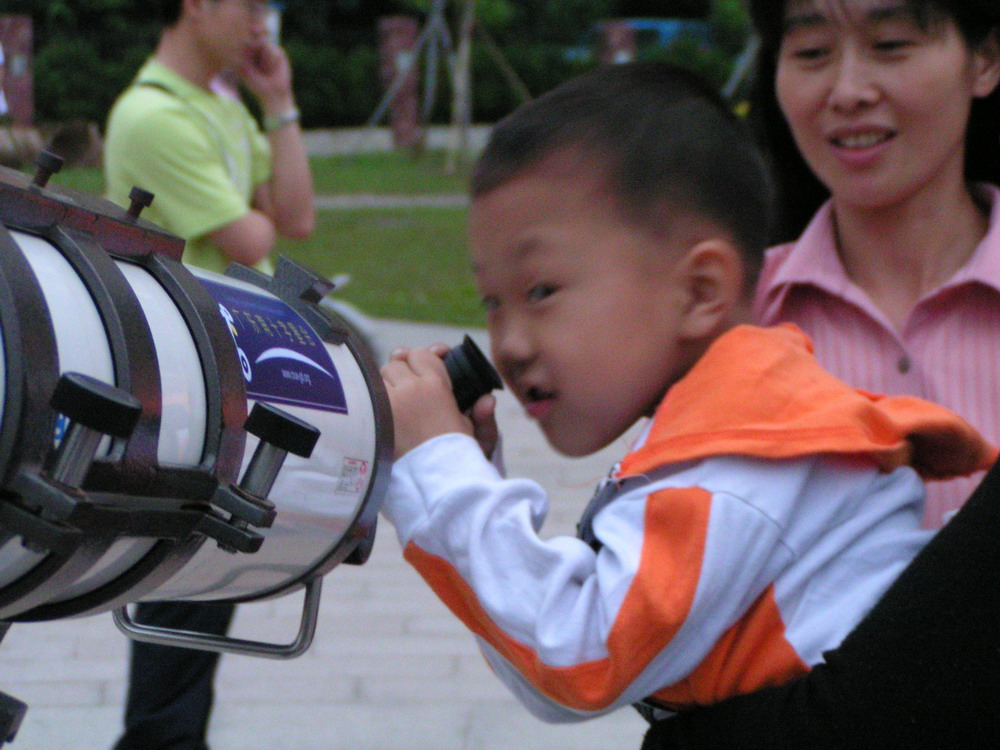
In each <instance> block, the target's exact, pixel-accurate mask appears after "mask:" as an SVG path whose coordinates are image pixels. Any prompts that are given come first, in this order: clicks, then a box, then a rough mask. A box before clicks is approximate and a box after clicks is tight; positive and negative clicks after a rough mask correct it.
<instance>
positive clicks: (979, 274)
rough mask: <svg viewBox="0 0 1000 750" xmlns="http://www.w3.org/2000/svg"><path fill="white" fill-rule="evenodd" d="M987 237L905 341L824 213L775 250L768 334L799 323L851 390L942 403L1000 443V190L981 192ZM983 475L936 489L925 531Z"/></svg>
mask: <svg viewBox="0 0 1000 750" xmlns="http://www.w3.org/2000/svg"><path fill="white" fill-rule="evenodd" d="M983 189H984V191H985V196H986V198H987V199H988V201H989V203H990V205H991V207H992V208H991V212H990V222H989V231H988V232H987V234H986V236H985V237H984V238H983V241H982V242H981V243H980V244H979V246H978V247H977V248H976V250H975V251H974V253H973V255H972V256H971V257H970V258H969V260H968V262H967V263H966V264H965V265H964V266H963V267H962V268H960V269H959V270H958V272H956V274H955V275H954V276H953V277H952V278H951V279H950V280H949V281H948V282H946V283H945V284H943V285H942V286H940V287H939V288H937V289H935V290H934V291H932V292H930V293H929V294H927V295H926V296H925V297H924V298H923V299H921V300H920V301H919V302H918V303H917V305H916V306H915V307H914V308H913V309H912V310H911V311H910V314H909V316H908V318H907V320H906V324H905V326H904V327H903V330H901V331H897V330H896V329H894V328H893V326H892V325H891V324H890V323H889V321H888V320H887V319H886V317H885V316H884V315H883V314H882V312H881V311H880V310H879V309H878V308H876V307H875V305H874V304H873V303H872V301H871V300H870V299H869V298H868V296H867V295H866V294H865V292H864V291H862V290H861V289H860V288H859V287H858V286H857V285H856V284H854V283H853V282H852V281H851V280H850V279H849V278H848V277H847V273H846V272H845V270H844V267H843V265H842V264H841V262H840V257H839V255H838V254H837V250H836V243H835V241H834V233H833V222H832V210H831V205H830V203H827V204H826V205H824V206H823V207H822V208H821V209H820V210H819V212H818V213H817V214H816V216H815V217H814V218H813V220H812V222H811V223H810V224H809V226H808V227H807V228H806V230H805V232H804V233H803V234H802V236H801V237H800V238H799V239H798V241H796V242H793V243H789V244H786V245H779V246H777V247H774V248H771V249H770V250H769V251H768V253H767V257H766V259H765V261H764V269H763V271H762V273H761V279H760V283H759V285H758V287H757V295H756V299H755V302H754V314H755V316H756V318H757V320H758V322H760V323H761V324H765V325H770V324H773V323H777V322H781V321H791V322H793V323H795V324H797V325H798V326H800V327H801V328H802V329H803V330H804V331H805V332H806V333H808V334H809V335H810V336H811V337H812V339H813V342H814V344H815V346H816V355H817V357H818V359H819V361H820V362H821V363H822V364H823V365H824V367H826V368H827V369H828V370H829V371H830V372H832V373H833V374H834V375H836V376H838V377H839V378H841V379H842V380H845V381H847V382H848V383H850V384H851V385H854V386H856V387H859V388H864V389H866V390H869V391H875V392H878V393H886V394H909V395H913V396H920V397H921V398H926V399H928V400H930V401H936V402H937V403H940V404H942V405H944V406H946V407H948V408H949V409H952V410H953V411H955V412H957V413H959V414H960V415H962V416H963V417H965V418H966V419H967V420H968V421H969V422H971V423H972V424H973V425H975V426H976V427H977V428H978V429H979V430H980V431H981V432H982V433H983V435H985V436H986V438H987V439H989V440H990V441H991V442H993V443H994V444H996V443H998V441H1000V200H998V197H1000V190H998V189H997V188H995V187H993V186H983ZM981 478H982V474H976V475H974V476H971V477H967V478H962V479H955V480H951V481H949V482H934V483H931V484H930V485H929V486H928V493H927V508H926V513H925V515H924V525H925V526H927V527H930V528H936V527H939V526H941V525H943V524H944V523H945V522H946V521H947V519H948V517H949V514H951V513H952V512H954V511H955V510H957V509H958V508H959V507H960V506H961V505H962V503H963V502H964V501H965V500H966V499H967V498H968V496H969V494H970V493H971V491H972V489H973V488H974V487H975V486H976V484H977V483H978V481H979V480H980V479H981Z"/></svg>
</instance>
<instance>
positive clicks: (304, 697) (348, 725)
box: [0, 321, 644, 750]
mask: <svg viewBox="0 0 1000 750" xmlns="http://www.w3.org/2000/svg"><path fill="white" fill-rule="evenodd" d="M373 326H374V329H375V332H376V335H377V336H378V337H379V340H380V344H382V345H383V347H384V350H388V348H391V346H394V345H396V344H399V343H407V344H412V345H421V344H428V343H431V342H433V341H443V342H444V343H447V344H455V343H458V342H459V341H460V340H461V336H462V334H463V333H464V331H462V330H460V329H451V328H442V327H433V326H422V325H415V324H400V323H395V322H391V321H374V322H373ZM474 337H475V338H477V339H478V340H479V342H480V343H481V344H483V345H485V343H486V342H485V338H484V334H483V333H482V332H474ZM499 395H500V399H499V406H498V416H499V421H500V424H501V429H502V430H503V431H504V435H505V440H506V457H507V464H508V467H509V471H510V474H512V475H522V476H530V477H533V478H535V479H538V480H539V481H540V482H541V483H542V485H543V486H545V487H546V489H547V490H548V491H549V493H550V495H551V496H552V500H553V511H552V514H551V517H550V519H549V520H548V522H547V523H546V526H545V533H546V534H556V533H572V529H573V524H574V522H575V520H576V517H577V515H578V513H579V511H580V509H581V508H582V504H583V502H585V500H586V498H587V497H588V496H589V493H590V491H591V488H592V486H593V484H594V482H595V481H596V480H597V479H598V478H599V477H600V476H601V475H602V474H603V473H604V472H605V471H606V469H607V467H608V466H609V465H610V462H611V461H612V460H613V457H615V456H617V455H619V454H620V453H621V452H622V449H621V447H620V446H619V447H612V448H609V449H607V450H606V451H604V452H602V453H601V454H598V455H596V456H592V457H589V458H587V459H578V460H569V459H565V458H562V457H559V456H557V455H556V454H554V453H553V452H552V450H551V449H550V448H549V447H548V446H547V445H546V443H545V442H544V440H543V439H542V437H541V435H540V433H539V432H538V431H537V429H536V428H535V427H534V425H532V424H531V423H529V422H528V421H527V420H526V419H525V418H524V417H523V415H522V414H521V412H520V409H519V408H518V407H517V405H516V403H514V401H513V399H512V397H510V396H509V394H506V393H501V394H499ZM299 601H300V595H299V594H291V595H288V596H285V597H282V598H278V599H274V600H270V601H266V602H259V603H252V604H247V605H242V606H241V607H240V608H239V609H238V614H237V622H236V624H235V627H234V631H233V634H234V635H236V636H239V637H247V638H250V637H252V638H257V639H262V640H269V639H270V640H275V641H281V642H284V641H288V640H290V639H291V637H292V636H293V635H294V631H295V628H296V625H297V621H298V610H297V607H298V605H299ZM127 651H128V645H127V641H126V639H125V637H124V636H122V635H121V634H119V633H118V631H117V630H116V629H115V627H114V625H113V623H112V621H111V616H110V615H99V616H94V617H88V618H79V619H71V620H62V621H57V622H51V623H30V624H23V625H14V626H13V627H12V628H11V630H10V632H9V633H8V634H7V636H6V638H5V639H4V641H3V642H2V644H0V690H3V691H5V692H7V693H10V694H12V695H14V696H16V697H18V698H20V699H21V700H24V701H25V702H27V703H28V705H29V710H28V714H27V717H26V718H25V722H24V724H23V725H22V728H21V732H20V733H19V735H18V737H17V738H16V739H15V741H14V742H13V744H12V745H10V747H12V748H15V749H16V750H62V749H63V748H73V749H74V750H106V749H107V748H109V747H110V746H111V743H112V742H113V741H114V738H115V737H116V736H117V732H118V729H119V726H120V722H121V718H120V717H121V705H122V699H123V695H124V690H125V670H126V660H127ZM216 686H217V693H218V697H217V706H216V710H215V712H214V715H213V720H212V725H211V729H210V742H211V745H212V748H213V750H342V749H343V750H347V749H348V748H350V750H515V749H516V750H552V749H553V748H563V749H565V750H591V749H593V750H597V749H598V748H600V749H601V750H609V749H611V748H622V749H623V750H634V749H636V748H638V747H639V744H640V741H641V737H642V732H643V729H644V724H643V722H642V721H641V719H639V717H638V716H637V715H636V714H635V713H634V712H632V711H631V710H623V711H619V712H616V713H614V714H612V715H610V716H607V717H603V718H600V719H596V720H593V721H590V722H586V723H583V724H575V725H547V724H544V723H542V722H540V721H538V720H536V719H534V718H533V717H532V716H531V715H530V714H528V713H527V712H526V711H525V710H524V709H523V708H521V707H520V706H519V705H518V704H517V703H516V702H515V701H514V700H513V699H512V698H511V697H509V696H508V695H507V693H506V691H505V690H504V689H503V688H502V687H501V686H500V684H499V682H498V681H497V680H496V679H495V678H494V677H493V676H492V675H491V674H490V673H489V670H488V668H487V667H486V666H485V664H484V662H483V661H482V660H481V659H480V657H479V655H478V653H477V651H476V649H475V647H474V645H473V642H472V638H471V636H469V635H468V633H466V632H465V631H464V629H463V628H462V626H461V625H460V624H459V623H458V621H457V620H456V619H455V618H453V617H452V616H451V615H450V613H448V612H447V611H446V610H445V608H444V607H443V605H441V604H440V603H439V602H438V601H437V600H436V599H435V598H434V597H433V596H432V595H431V594H430V592H429V590H428V589H427V587H426V586H425V585H424V584H423V582H422V581H421V580H420V579H419V578H418V577H417V575H416V574H415V573H414V572H413V571H412V570H411V569H410V568H409V567H408V566H407V565H406V564H405V563H404V562H403V561H402V558H401V555H400V553H399V547H398V544H397V542H396V539H395V536H394V534H393V532H392V529H391V527H389V526H388V524H381V525H380V527H379V533H378V535H377V538H376V544H375V548H374V551H373V553H372V556H371V558H370V559H369V561H368V562H367V563H366V564H365V565H364V566H361V567H350V566H342V567H339V568H336V569H335V570H333V571H332V572H331V573H330V574H329V575H328V576H327V577H326V579H325V581H324V594H323V603H322V606H321V612H320V618H319V627H318V630H317V634H316V640H315V642H314V644H313V646H312V647H311V649H310V650H309V651H308V652H307V653H306V654H305V655H303V656H302V657H300V658H298V659H293V660H290V661H272V660H266V659H257V658H253V657H242V656H230V655H227V656H225V657H223V660H222V666H221V668H220V672H219V676H218V679H217V681H216Z"/></svg>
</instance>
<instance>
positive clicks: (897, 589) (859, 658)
mask: <svg viewBox="0 0 1000 750" xmlns="http://www.w3.org/2000/svg"><path fill="white" fill-rule="evenodd" d="M998 463H1000V462H998ZM824 656H825V663H824V664H820V665H818V666H817V667H816V668H815V669H813V671H812V672H810V673H809V674H808V675H806V676H805V677H802V678H800V679H798V680H796V681H794V682H791V683H789V684H787V685H783V686H780V687H776V688H769V689H767V690H762V691H759V692H756V693H752V694H750V695H745V696H739V697H736V698H731V699H729V700H727V701H724V702H722V703H719V704H717V705H715V706H710V707H707V708H702V709H696V710H693V711H688V712H684V713H682V714H680V715H679V716H677V717H676V718H673V719H668V720H666V721H662V722H659V723H657V724H654V725H653V726H652V727H651V728H650V729H649V731H648V733H647V735H646V738H645V742H644V743H643V746H642V747H643V750H682V749H683V750H687V749H689V748H691V749H693V748H726V749H727V750H824V749H825V748H830V749H831V750H832V749H833V748H837V749H838V750H845V749H851V748H873V749H874V748H878V750H890V749H892V748H908V749H911V750H912V749H913V748H962V749H963V750H969V749H971V748H997V747H1000V466H997V465H994V467H993V468H992V469H991V470H990V471H989V473H988V474H987V475H986V477H985V478H984V479H983V481H982V483H981V484H980V486H979V488H978V489H977V490H976V491H975V492H974V493H973V495H972V497H971V498H970V499H969V501H968V502H967V503H966V505H965V506H964V507H963V508H962V510H961V511H959V512H958V514H956V516H955V517H954V518H953V519H952V521H951V522H950V523H949V524H948V525H947V526H945V527H944V528H943V529H942V530H941V531H940V532H938V534H937V535H936V536H935V537H934V538H933V539H932V540H931V541H930V543H929V544H928V545H927V546H926V547H925V548H924V549H923V550H922V551H921V553H920V554H919V555H918V556H917V557H916V558H915V559H914V560H913V562H912V563H911V564H910V566H909V567H908V568H907V569H906V570H905V571H904V572H903V574H902V575H901V576H900V577H899V579H898V580H897V581H896V583H895V584H893V586H892V587H891V588H890V589H889V591H888V592H887V593H886V594H885V596H884V597H883V598H882V599H881V600H880V601H879V602H878V604H876V605H875V607H874V608H873V609H872V611H871V612H870V613H869V615H868V616H867V617H866V618H865V619H864V620H863V621H862V622H861V623H860V624H859V625H858V627H857V628H855V630H854V631H853V632H852V633H851V634H850V635H849V636H848V637H847V638H846V639H845V640H844V642H843V643H842V644H841V645H840V646H839V647H838V648H836V649H834V650H833V651H830V652H828V653H827V654H825V655H824Z"/></svg>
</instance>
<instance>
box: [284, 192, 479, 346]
mask: <svg viewBox="0 0 1000 750" xmlns="http://www.w3.org/2000/svg"><path fill="white" fill-rule="evenodd" d="M276 250H277V252H278V253H280V254H282V255H286V256H288V257H289V258H291V259H292V260H296V261H299V262H300V263H302V264H304V265H306V266H308V267H309V268H311V269H313V270H315V271H317V272H319V273H321V274H323V275H324V276H335V275H337V274H340V273H346V274H349V275H350V277H351V281H350V283H349V284H348V285H347V286H345V287H344V290H343V292H340V293H338V296H340V297H342V298H343V299H346V300H347V301H348V302H351V303H353V304H355V305H356V306H357V307H358V308H360V309H361V310H362V311H364V312H365V313H367V314H369V315H375V316H377V317H384V318H396V319H399V320H415V321H423V322H430V323H449V324H452V325H459V326H477V327H479V326H483V325H484V324H485V319H484V317H483V313H482V308H481V306H480V304H479V296H478V294H477V293H476V289H475V286H474V284H473V279H472V271H471V270H470V266H469V259H468V255H467V253H466V210H465V209H464V208H431V209H427V208H422V209H415V208H398V209H383V210H369V209H357V210H353V209H352V210H346V211H320V212H319V213H318V215H317V224H316V231H315V232H314V233H313V235H312V236H311V237H310V238H309V239H307V240H300V241H290V240H284V239H282V240H280V241H279V242H278V245H277V248H276Z"/></svg>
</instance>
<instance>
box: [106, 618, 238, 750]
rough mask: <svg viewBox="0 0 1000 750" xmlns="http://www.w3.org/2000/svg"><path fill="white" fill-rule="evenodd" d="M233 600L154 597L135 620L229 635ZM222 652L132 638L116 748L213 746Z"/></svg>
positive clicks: (144, 749)
mask: <svg viewBox="0 0 1000 750" xmlns="http://www.w3.org/2000/svg"><path fill="white" fill-rule="evenodd" d="M234 610H235V605H233V604H216V603H211V604H203V603H193V602H149V603H143V604H140V605H139V606H138V608H137V610H136V615H135V619H136V622H139V623H143V624H146V625H158V626H160V627H168V628H173V629H179V630H192V631H196V632H200V633H212V634H215V635H225V633H226V631H227V630H228V628H229V623H230V622H231V621H232V619H233V611H234ZM218 663H219V654H217V653H212V652H209V651H195V650H193V649H186V648H175V647H173V646H157V645H153V644H150V643H140V642H138V641H133V642H132V657H131V663H130V667H129V687H128V698H127V701H128V702H127V705H126V708H125V733H124V734H123V735H122V737H121V739H119V740H118V742H117V743H116V744H115V750H208V745H207V744H206V733H207V729H208V718H209V714H210V713H211V710H212V698H213V690H212V680H213V678H214V677H215V670H216V667H217V666H218Z"/></svg>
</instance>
